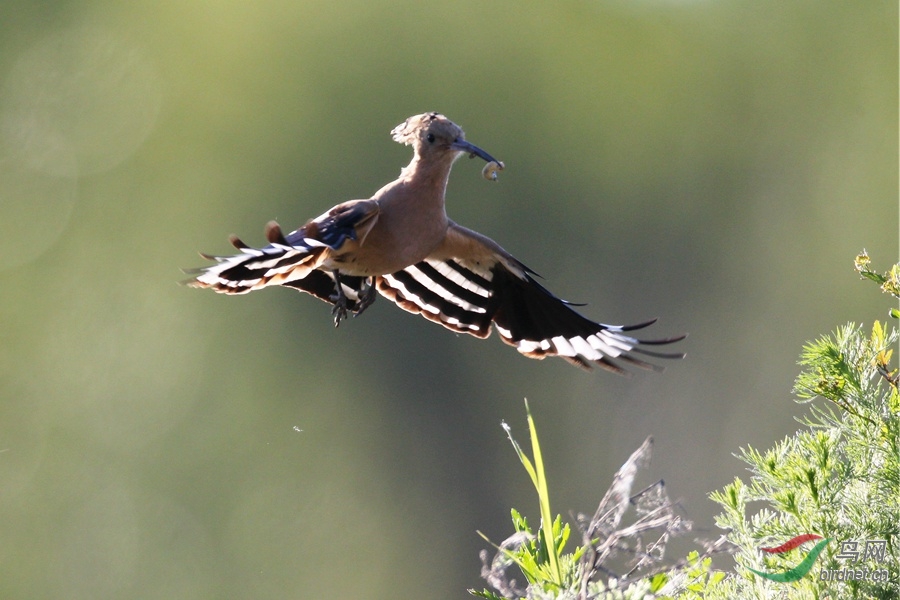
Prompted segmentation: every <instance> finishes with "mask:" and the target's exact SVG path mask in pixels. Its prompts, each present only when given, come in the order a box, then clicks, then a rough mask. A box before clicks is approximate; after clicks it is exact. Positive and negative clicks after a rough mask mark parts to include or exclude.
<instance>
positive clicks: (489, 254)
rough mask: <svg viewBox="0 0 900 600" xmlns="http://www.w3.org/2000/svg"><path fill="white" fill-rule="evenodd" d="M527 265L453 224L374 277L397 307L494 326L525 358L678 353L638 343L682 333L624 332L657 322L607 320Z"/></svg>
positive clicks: (619, 358) (462, 328)
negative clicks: (425, 251) (649, 335)
mask: <svg viewBox="0 0 900 600" xmlns="http://www.w3.org/2000/svg"><path fill="white" fill-rule="evenodd" d="M533 273H534V272H533V271H531V270H530V269H529V268H528V267H526V266H525V265H523V264H522V263H521V262H519V261H518V260H516V259H515V258H514V257H513V256H511V255H510V254H509V253H507V252H506V251H505V250H503V249H502V248H501V247H500V246H499V245H497V244H496V243H495V242H493V241H492V240H490V239H488V238H486V237H484V236H482V235H480V234H477V233H475V232H473V231H470V230H468V229H465V228H463V227H460V226H458V225H456V224H455V223H451V226H450V230H449V231H448V234H447V237H446V240H445V241H444V243H443V244H442V245H441V247H439V248H438V249H437V250H436V251H435V252H434V253H432V255H431V256H429V257H428V258H426V259H425V260H423V261H421V262H419V263H417V264H415V265H411V266H410V267H407V268H406V269H403V270H402V271H398V272H396V273H392V274H390V275H384V276H381V277H378V278H376V285H377V288H378V291H379V292H380V293H381V294H382V295H383V296H385V297H386V298H388V299H389V300H391V301H393V302H395V303H397V304H398V305H399V306H400V307H401V308H403V309H404V310H407V311H409V312H412V313H417V314H421V315H422V316H424V317H425V318H427V319H429V320H431V321H434V322H436V323H440V324H441V325H443V326H444V327H447V328H448V329H451V330H453V331H458V332H462V333H468V334H471V335H474V336H476V337H479V338H486V337H488V336H489V335H490V333H491V325H493V326H494V328H495V329H497V332H498V333H499V334H500V337H501V339H502V340H503V341H504V342H506V343H507V344H510V345H512V346H514V347H516V349H517V350H518V351H519V352H521V353H522V354H524V355H525V356H528V357H530V358H536V359H543V358H546V357H547V356H559V357H561V358H563V359H565V360H567V361H568V362H570V363H572V364H575V365H577V366H580V367H583V368H590V367H591V366H592V365H596V366H599V367H602V368H605V369H608V370H611V371H615V372H617V373H624V372H625V370H624V368H623V367H622V366H621V365H620V364H619V362H625V363H628V364H631V365H633V366H637V367H641V368H646V369H654V370H660V367H658V366H656V365H653V364H651V363H648V362H646V361H644V360H641V359H640V358H637V357H636V356H635V353H638V354H643V355H648V356H655V357H658V358H681V357H683V356H684V355H683V354H682V353H665V352H655V351H650V350H646V349H645V348H642V347H641V346H642V345H664V344H670V343H673V342H677V341H679V340H681V339H683V338H684V337H685V336H683V335H682V336H675V337H671V338H665V339H653V340H640V339H638V338H635V337H632V336H631V335H630V334H629V333H628V332H630V331H632V330H635V329H641V328H643V327H647V326H649V325H651V324H652V323H654V322H655V320H653V321H648V322H644V323H638V324H636V325H607V324H605V323H598V322H594V321H591V320H590V319H587V318H586V317H584V316H582V315H580V314H579V313H577V312H575V311H574V310H573V309H572V308H571V307H570V304H569V303H567V302H566V301H564V300H561V299H560V298H557V297H556V296H555V295H553V294H552V293H551V292H550V291H548V290H547V289H546V288H545V287H544V286H542V285H541V284H540V283H538V282H537V281H536V280H535V279H534V277H533V276H532V275H533Z"/></svg>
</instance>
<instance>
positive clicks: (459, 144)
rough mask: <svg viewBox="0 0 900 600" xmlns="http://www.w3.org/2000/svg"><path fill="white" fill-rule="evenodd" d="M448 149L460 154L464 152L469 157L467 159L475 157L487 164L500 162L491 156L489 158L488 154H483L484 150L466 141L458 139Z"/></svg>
mask: <svg viewBox="0 0 900 600" xmlns="http://www.w3.org/2000/svg"><path fill="white" fill-rule="evenodd" d="M450 147H451V148H453V149H454V150H458V151H460V152H465V153H466V154H468V155H469V158H472V157H475V156H477V157H478V158H481V159H483V160H485V161H487V162H495V163H499V162H500V161H499V160H497V159H496V158H494V157H493V156H491V155H490V154H488V153H487V152H485V151H484V150H482V149H481V148H479V147H478V146H476V145H475V144H470V143H469V142H467V141H466V140H459V139H458V140H456V141H455V142H453V143H452V144H450Z"/></svg>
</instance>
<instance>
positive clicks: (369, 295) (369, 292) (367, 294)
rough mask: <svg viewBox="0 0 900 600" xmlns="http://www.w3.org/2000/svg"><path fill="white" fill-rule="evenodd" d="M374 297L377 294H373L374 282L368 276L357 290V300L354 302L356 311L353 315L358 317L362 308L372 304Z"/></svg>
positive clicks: (364, 308)
mask: <svg viewBox="0 0 900 600" xmlns="http://www.w3.org/2000/svg"><path fill="white" fill-rule="evenodd" d="M376 297H377V295H376V294H375V282H374V281H372V280H371V278H370V279H369V280H368V281H366V283H365V284H364V285H363V287H362V289H360V290H359V300H358V301H357V302H356V313H355V314H354V315H353V316H354V317H358V316H359V315H361V314H362V313H363V311H364V310H366V309H367V308H369V307H370V306H372V303H373V302H375V298H376Z"/></svg>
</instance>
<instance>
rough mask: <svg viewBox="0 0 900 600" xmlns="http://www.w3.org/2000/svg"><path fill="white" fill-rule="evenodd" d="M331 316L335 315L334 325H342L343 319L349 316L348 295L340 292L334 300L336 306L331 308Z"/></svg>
mask: <svg viewBox="0 0 900 600" xmlns="http://www.w3.org/2000/svg"><path fill="white" fill-rule="evenodd" d="M331 316H332V317H334V326H335V327H340V326H341V321H343V320H344V319H346V318H347V296H345V295H344V294H340V295H339V296H338V297H337V299H336V300H335V301H334V308H332V309H331Z"/></svg>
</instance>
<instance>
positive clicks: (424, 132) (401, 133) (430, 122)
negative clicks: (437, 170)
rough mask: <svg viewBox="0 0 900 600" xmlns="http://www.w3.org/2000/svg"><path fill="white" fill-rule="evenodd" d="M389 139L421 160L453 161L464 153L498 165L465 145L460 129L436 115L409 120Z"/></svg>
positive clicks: (472, 147)
mask: <svg viewBox="0 0 900 600" xmlns="http://www.w3.org/2000/svg"><path fill="white" fill-rule="evenodd" d="M391 136H392V137H393V138H394V141H395V142H399V143H401V144H405V145H407V146H412V147H413V148H414V149H415V151H416V154H417V155H419V156H420V157H422V158H439V157H441V156H448V157H451V158H453V159H455V158H456V157H457V156H459V155H460V154H462V153H465V154H469V155H470V156H478V157H479V158H481V159H483V160H485V161H487V162H499V161H496V160H495V159H494V157H492V156H491V155H490V154H488V153H487V152H485V151H484V150H482V149H481V148H479V147H478V146H476V145H475V144H470V143H469V142H467V141H466V134H465V132H463V130H462V128H461V127H460V126H459V125H457V124H456V123H454V122H453V121H451V120H450V119H448V118H447V117H445V116H444V115H442V114H440V113H437V112H429V113H424V114H421V115H415V116H413V117H410V118H408V119H407V120H405V121H404V122H403V123H400V124H399V125H397V126H396V127H394V129H392V130H391Z"/></svg>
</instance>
